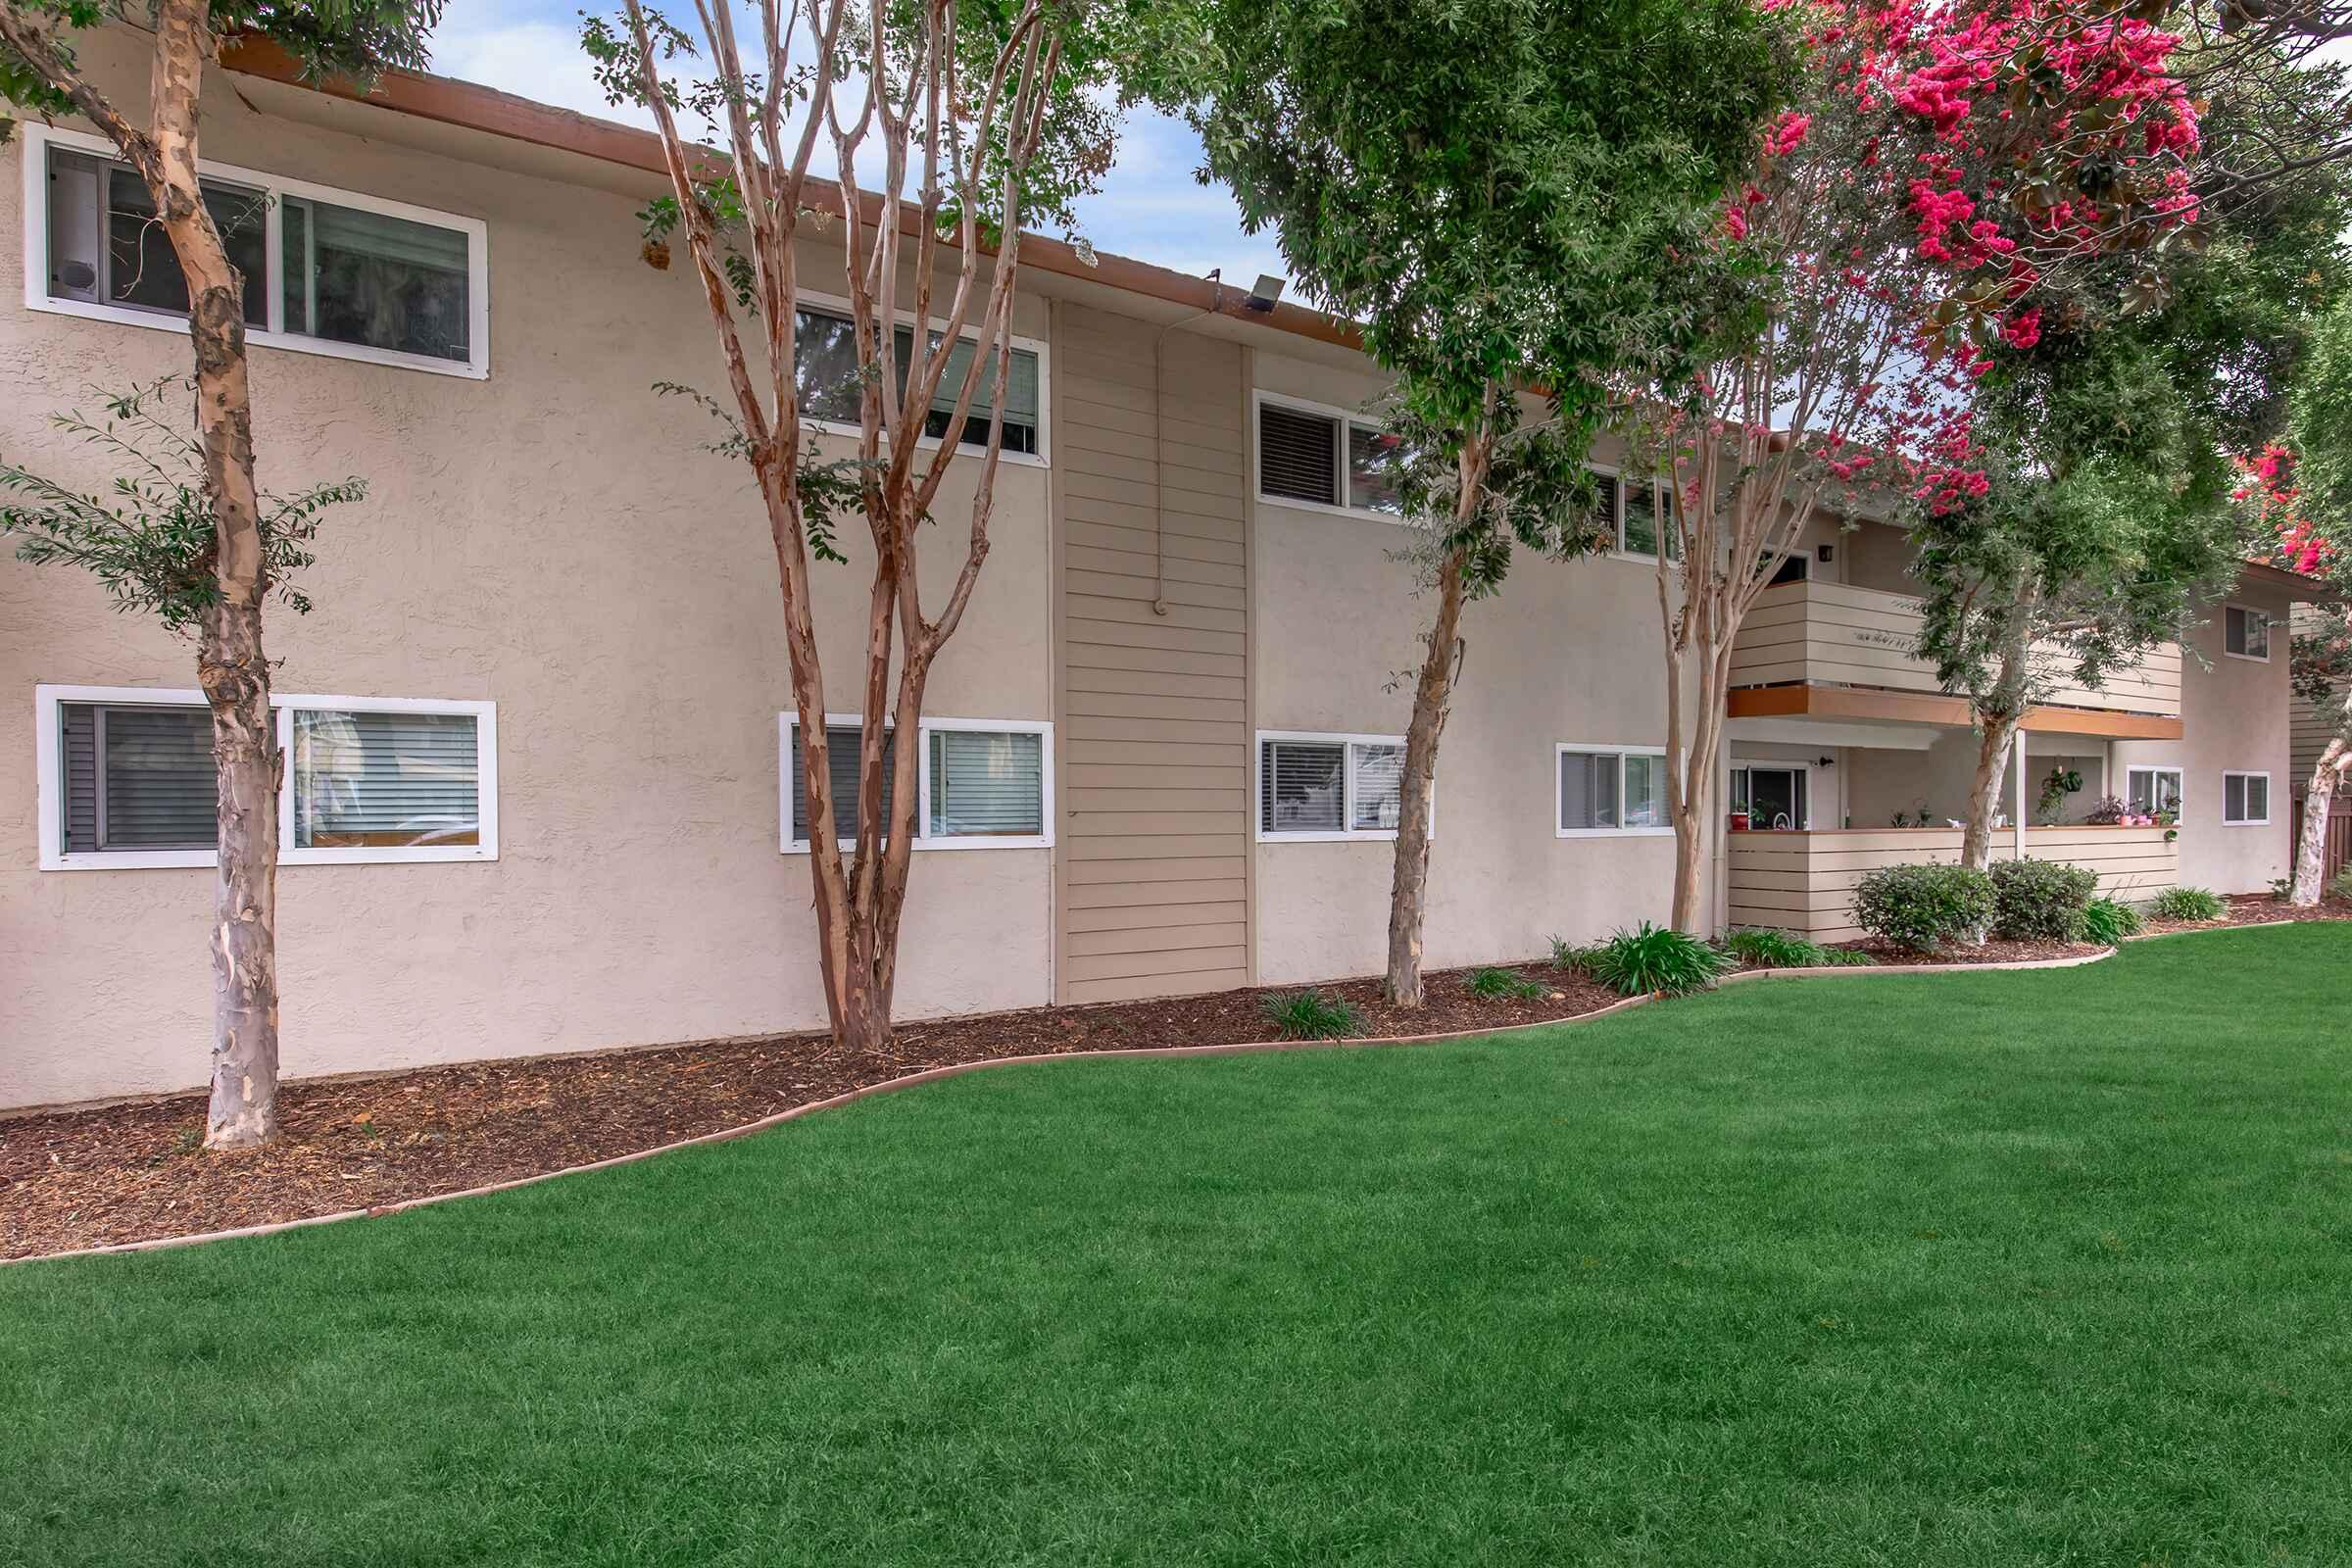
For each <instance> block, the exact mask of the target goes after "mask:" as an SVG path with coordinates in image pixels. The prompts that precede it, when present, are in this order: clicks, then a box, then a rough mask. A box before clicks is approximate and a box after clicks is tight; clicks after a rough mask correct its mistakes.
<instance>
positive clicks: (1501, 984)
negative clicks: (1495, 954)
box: [1462, 968, 1544, 1002]
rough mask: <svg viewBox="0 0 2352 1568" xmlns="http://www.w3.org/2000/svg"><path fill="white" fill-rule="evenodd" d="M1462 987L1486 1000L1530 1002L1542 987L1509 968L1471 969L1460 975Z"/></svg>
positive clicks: (1538, 994) (1540, 991)
mask: <svg viewBox="0 0 2352 1568" xmlns="http://www.w3.org/2000/svg"><path fill="white" fill-rule="evenodd" d="M1462 989H1463V990H1464V991H1467V992H1469V993H1470V994H1471V995H1472V996H1474V997H1479V998H1483V999H1484V1000H1486V1001H1488V1002H1531V1001H1533V1000H1535V999H1536V998H1538V997H1541V996H1542V995H1544V988H1543V987H1542V986H1540V985H1538V984H1537V983H1536V982H1535V981H1533V980H1530V979H1529V978H1528V977H1527V976H1525V975H1523V974H1516V973H1513V972H1512V971H1511V970H1509V969H1495V968H1486V969H1473V970H1471V971H1470V972H1469V973H1468V974H1466V975H1464V976H1463V977H1462Z"/></svg>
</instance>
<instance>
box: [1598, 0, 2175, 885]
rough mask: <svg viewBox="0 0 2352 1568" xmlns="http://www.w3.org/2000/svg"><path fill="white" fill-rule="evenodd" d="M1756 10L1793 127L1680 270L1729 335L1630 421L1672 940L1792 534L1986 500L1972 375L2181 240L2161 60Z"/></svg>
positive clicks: (1894, 15)
mask: <svg viewBox="0 0 2352 1568" xmlns="http://www.w3.org/2000/svg"><path fill="white" fill-rule="evenodd" d="M1769 3H1770V0H1768V4H1769ZM1771 9H1776V10H1786V11H1787V12H1789V15H1790V16H1791V17H1792V18H1794V19H1796V21H1797V24H1798V25H1799V28H1800V32H1801V35H1802V38H1803V42H1804V47H1805V59H1806V73H1805V76H1804V90H1803V92H1802V94H1801V101H1800V103H1799V104H1798V106H1797V107H1796V108H1795V109H1793V110H1791V111H1790V112H1789V113H1788V114H1786V115H1784V116H1783V117H1782V118H1781V119H1780V121H1779V122H1778V123H1775V124H1774V125H1773V126H1772V127H1771V129H1770V131H1769V133H1768V134H1767V135H1766V136H1765V138H1764V139H1763V141H1762V143H1761V145H1760V146H1759V147H1758V148H1757V149H1756V150H1755V154H1754V162H1753V172H1752V176H1751V178H1750V179H1749V180H1748V181H1747V182H1746V184H1745V187H1744V189H1743V190H1742V191H1741V193H1740V196H1739V197H1738V198H1736V199H1735V200H1734V201H1733V202H1732V203H1731V204H1730V205H1729V206H1728V208H1727V209H1726V211H1725V213H1724V215H1723V221H1722V225H1721V230H1720V232H1719V233H1718V234H1717V235H1716V236H1715V238H1714V240H1713V243H1712V247H1711V252H1710V254H1709V255H1707V256H1706V257H1704V258H1702V259H1701V260H1700V265H1702V266H1704V267H1707V268H1711V269H1714V270H1716V271H1717V272H1718V273H1719V274H1720V275H1721V276H1723V277H1724V278H1726V279H1728V280H1730V281H1729V282H1728V283H1727V285H1726V288H1725V292H1724V295H1723V298H1722V300H1721V308H1722V309H1723V310H1724V311H1725V312H1726V313H1727V315H1730V316H1734V317H1736V316H1738V315H1739V314H1740V312H1747V313H1750V321H1751V324H1752V329H1751V330H1749V331H1747V332H1745V333H1743V334H1740V335H1737V336H1735V337H1734V338H1733V339H1732V342H1733V345H1734V346H1733V348H1732V350H1731V351H1730V352H1729V353H1727V354H1725V355H1724V356H1723V357H1721V358H1720V359H1719V360H1717V361H1716V362H1715V363H1713V364H1710V365H1707V366H1705V367H1703V368H1700V369H1699V371H1698V372H1697V373H1696V374H1693V375H1690V376H1688V377H1684V378H1680V379H1676V378H1672V377H1652V378H1650V379H1649V380H1648V381H1647V382H1646V383H1645V384H1643V385H1641V386H1639V387H1638V388H1636V389H1635V396H1634V398H1633V399H1632V400H1631V407H1632V409H1633V411H1634V412H1633V414H1632V415H1631V416H1630V418H1629V422H1630V425H1631V428H1632V435H1633V445H1634V449H1635V451H1636V452H1637V454H1639V455H1640V456H1642V458H1643V459H1644V460H1646V462H1647V463H1648V464H1649V465H1651V466H1654V468H1655V470H1656V472H1657V474H1658V476H1659V478H1660V480H1661V481H1662V483H1663V488H1664V490H1665V492H1666V495H1667V498H1668V501H1669V511H1670V515H1671V518H1672V530H1671V532H1672V539H1671V544H1672V545H1673V546H1674V548H1673V549H1670V550H1666V551H1662V552H1661V554H1660V560H1659V563H1658V575H1657V588H1658V606H1659V613H1660V615H1661V617H1662V619H1663V622H1664V626H1665V632H1666V656H1665V657H1666V667H1667V674H1668V682H1667V692H1668V698H1667V702H1668V715H1667V718H1668V722H1667V759H1666V762H1667V765H1666V775H1667V808H1668V811H1669V814H1670V816H1671V818H1672V820H1673V824H1674V829H1675V840H1676V853H1675V884H1674V914H1673V918H1674V921H1675V923H1676V924H1677V925H1678V926H1680V927H1682V928H1683V929H1685V930H1696V929H1697V928H1698V926H1699V924H1700V923H1701V922H1702V921H1703V920H1704V918H1705V912H1704V898H1703V892H1702V888H1701V879H1702V873H1703V869H1704V865H1705V833H1706V831H1707V823H1708V822H1709V821H1711V820H1712V819H1713V818H1714V817H1715V815H1716V810H1715V807H1714V803H1713V800H1712V795H1713V785H1714V780H1715V778H1716V775H1717V773H1718V771H1719V762H1720V759H1721V755H1722V748H1723V724H1724V714H1725V707H1726V703H1727V700H1728V693H1729V688H1730V684H1731V660H1732V648H1733V644H1734V641H1735V639H1736V638H1737V637H1738V635H1739V632H1740V625H1741V623H1742V622H1743V620H1744V619H1745V617H1746V615H1747V613H1748V612H1749V610H1750V609H1751V608H1752V607H1753V605H1754V603H1755V600H1756V597H1757V595H1758V594H1760V593H1761V592H1762V591H1763V589H1764V588H1765V586H1766V585H1767V584H1769V583H1770V581H1771V580H1772V577H1773V575H1774V574H1775V573H1776V572H1777V571H1778V570H1779V568H1780V566H1781V564H1783V563H1784V562H1785V561H1786V560H1787V559H1788V557H1789V552H1790V551H1791V550H1792V549H1793V548H1794V546H1795V543H1796V541H1797V539H1798V537H1799V536H1800V534H1801V533H1802V531H1803V529H1804V528H1805V526H1806V524H1807V522H1808V521H1809V520H1810V519H1811V518H1812V517H1813V516H1814V515H1816V512H1817V509H1819V508H1822V507H1824V506H1831V507H1835V508H1840V509H1847V510H1856V509H1862V508H1866V507H1870V506H1874V505H1878V504H1881V503H1883V501H1884V499H1885V498H1886V497H1887V495H1889V494H1892V495H1894V496H1897V497H1899V498H1901V499H1903V500H1904V501H1905V502H1906V503H1907V504H1908V505H1910V506H1912V507H1915V508H1918V509H1920V510H1923V511H1925V512H1928V513H1931V514H1936V515H1941V514H1947V513H1951V512H1953V511H1955V510H1957V509H1960V508H1962V507H1964V506H1965V505H1967V504H1968V503H1969V502H1970V501H1971V500H1973V499H1976V498H1980V497H1983V496H1984V495H1985V493H1986V492H1987V490H1988V488H1989V483H1990V481H1989V479H1988V478H1987V476H1986V474H1985V472H1984V471H1983V465H1982V463H1981V462H1980V444H1979V441H1978V439H1977V436H1976V434H1975V430H1974V423H1975V413H1974V402H1975V389H1976V385H1977V382H1978V380H1979V378H1981V377H1982V376H1983V375H1984V374H1985V372H1986V371H1987V370H1988V369H1989V368H1991V366H1992V364H1993V362H1994V356H1995V355H1997V354H2001V353H2006V352H2010V351H2014V350H2019V349H2026V348H2031V347H2032V346H2033V345H2034V344H2035V343H2036V342H2037V341H2039V339H2040V336H2041V332H2042V319H2043V316H2042V313H2043V310H2044V308H2045V307H2044V304H2043V301H2044V300H2045V299H2046V298H2049V297H2051V296H2052V295H2053V294H2054V292H2055V291H2056V290H2057V289H2059V288H2060V287H2061V286H2062V284H2063V282H2064V280H2065V279H2066V277H2067V276H2068V275H2070V274H2071V273H2072V272H2073V271H2074V270H2079V269H2080V268H2081V267H2082V265H2083V263H2084V262H2085V261H2086V259H2090V258H2097V257H2102V256H2108V255H2112V254H2114V253H2116V252H2118V251H2121V250H2126V249H2132V248H2137V247H2140V246H2143V245H2144V244H2146V243H2147V242H2148V240H2149V237H2150V235H2151V234H2153V233H2159V232H2163V231H2167V230H2169V229H2172V228H2175V227H2178V226H2180V225H2182V224H2184V223H2185V222H2186V221H2188V219H2189V218H2190V217H2191V216H2192V215H2193V212H2194V201H2193V198H2192V197H2191V196H2190V195H2189V194H2188V193H2187V190H2186V186H2185V173H2184V171H2183V167H2182V165H2183V159H2184V158H2185V156H2186V155H2187V154H2189V153H2191V152H2193V150H2194V148H2195V146H2196V129H2195V126H2196V119H2195V114H2194V111H2193V109H2192V108H2191V106H2190V105H2189V104H2188V102H2187V101H2186V99H2185V97H2184V95H2182V94H2181V93H2180V91H2179V90H2178V85H2177V83H2175V82H2173V81H2172V80H2171V79H2170V78H2168V77H2166V76H2165V75H2164V74H2163V72H2162V67H2163V63H2164V61H2165V58H2166V56H2167V53H2168V51H2169V50H2170V49H2171V47H2172V46H2173V42H2174V40H2173V39H2172V38H2171V36H2170V35H2169V34H2165V33H2162V32H2160V31H2158V30H2157V29H2155V28H2154V27H2152V26H2151V25H2148V24H2147V23H2146V22H2145V21H2143V20H2140V19H2137V18H2135V17H2130V16H2108V15H2105V14H2104V13H2106V12H2107V11H2109V10H2111V9H2112V8H2108V7H2102V6H2097V5H2092V4H2086V3H2068V0H2017V3H1983V4H1978V3H1971V0H1961V3H1957V4H1951V5H1944V6H1935V7H1924V6H1919V5H1915V4H1911V3H1909V0H1797V3H1793V4H1787V5H1780V4H1771ZM2061 24H2063V25H2061ZM2126 164H2128V165H2129V173H2128V174H2127V175H2124V176H2120V177H2119V176H2117V175H2116V174H2115V173H2114V172H2112V170H2111V168H2110V166H2116V165H2126ZM1693 676H1694V677H1695V679H1692V677H1693ZM1687 683H1688V685H1687ZM1686 690H1688V691H1689V693H1690V696H1689V699H1688V702H1689V706H1690V711H1686V701H1687V699H1686ZM2013 733H2014V729H2013V726H2003V727H2000V728H1999V729H1998V732H1997V733H1995V734H1988V736H1987V745H1988V747H1990V748H1993V749H1995V750H1996V751H1997V753H1998V754H1999V755H2004V756H2005V755H2006V751H2007V747H2008V744H2009V740H2010V738H2011V736H2012V735H2013Z"/></svg>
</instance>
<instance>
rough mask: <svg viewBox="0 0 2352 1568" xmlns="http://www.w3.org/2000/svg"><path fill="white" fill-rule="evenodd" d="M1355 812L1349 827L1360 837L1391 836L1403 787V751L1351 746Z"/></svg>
mask: <svg viewBox="0 0 2352 1568" xmlns="http://www.w3.org/2000/svg"><path fill="white" fill-rule="evenodd" d="M1348 758H1349V765H1350V766H1351V767H1352V768H1353V769H1354V775H1355V809H1354V812H1353V814H1352V815H1351V817H1350V818H1349V821H1348V826H1349V827H1351V828H1354V829H1355V830H1356V831H1358V832H1361V833H1394V832H1396V831H1397V816H1398V814H1399V811H1400V807H1401V804H1402V803H1401V795H1402V790H1403V784H1404V748H1403V747H1401V746H1366V745H1360V744H1358V745H1351V746H1349V747H1348Z"/></svg>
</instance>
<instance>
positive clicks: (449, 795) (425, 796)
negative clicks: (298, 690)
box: [289, 710, 481, 850]
mask: <svg viewBox="0 0 2352 1568" xmlns="http://www.w3.org/2000/svg"><path fill="white" fill-rule="evenodd" d="M289 787H290V788H291V789H292V791H293V794H294V844H293V847H294V848H296V849H305V850H310V849H356V848H362V847H387V846H392V847H409V846H418V845H445V844H479V843H480V842H481V754H480V743H479V738H478V733H477V725H476V723H475V720H474V717H473V715H472V714H470V713H386V712H357V713H343V712H331V711H313V710H298V711H296V712H295V714H294V748H293V757H292V760H291V762H290V765H289Z"/></svg>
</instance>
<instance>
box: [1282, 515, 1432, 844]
mask: <svg viewBox="0 0 2352 1568" xmlns="http://www.w3.org/2000/svg"><path fill="white" fill-rule="evenodd" d="M1370 515H1377V516H1383V517H1385V516H1387V515H1388V514H1386V513H1377V514H1370ZM1268 741H1303V742H1306V743H1308V744H1311V745H1318V746H1347V747H1349V748H1353V747H1357V746H1402V745H1403V744H1404V737H1403V736H1401V735H1350V734H1341V733H1339V732H1336V731H1332V730H1319V729H1261V730H1259V731H1258V732H1257V741H1256V743H1255V744H1254V745H1252V746H1251V747H1250V832H1251V835H1252V837H1254V838H1255V840H1256V841H1257V842H1258V843H1260V844H1361V843H1365V842H1371V843H1376V844H1394V843H1396V842H1397V830H1396V829H1395V828H1393V827H1362V828H1350V827H1343V828H1340V829H1339V830H1337V831H1334V830H1332V829H1330V828H1317V829H1313V830H1311V831H1308V832H1303V833H1297V832H1293V833H1286V832H1284V831H1282V830H1281V829H1279V828H1277V829H1275V830H1273V831H1271V832H1269V831H1267V828H1266V805H1265V803H1266V742H1268ZM1340 820H1341V821H1342V822H1352V821H1354V820H1355V761H1354V758H1353V756H1352V754H1350V755H1349V756H1348V758H1346V759H1344V760H1342V761H1341V763H1340ZM1429 830H1430V836H1431V837H1433V838H1434V837H1436V836H1437V830H1438V792H1437V787H1436V785H1435V784H1434V783H1433V784H1432V785H1431V787H1430V792H1429Z"/></svg>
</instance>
